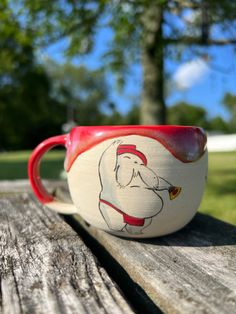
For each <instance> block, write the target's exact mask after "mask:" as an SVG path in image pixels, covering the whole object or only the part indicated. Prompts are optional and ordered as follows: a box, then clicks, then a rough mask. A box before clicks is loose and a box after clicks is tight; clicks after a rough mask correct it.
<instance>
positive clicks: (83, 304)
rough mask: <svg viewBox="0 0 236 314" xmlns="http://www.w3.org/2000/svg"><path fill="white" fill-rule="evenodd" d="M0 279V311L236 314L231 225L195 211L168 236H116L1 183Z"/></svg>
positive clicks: (22, 187) (235, 239)
mask: <svg viewBox="0 0 236 314" xmlns="http://www.w3.org/2000/svg"><path fill="white" fill-rule="evenodd" d="M45 184H46V185H47V188H48V189H51V190H53V191H54V192H55V193H57V195H61V197H63V198H66V197H67V193H66V190H65V188H64V186H65V185H64V183H63V182H52V183H45ZM0 282H1V285H0V313H9V314H14V313H30V314H31V313H47V314H48V313H50V314H51V313H92V314H94V313H112V314H113V313H114V314H116V313H145V314H146V313H161V312H164V313H171V314H172V313H188V314H189V313H217V314H218V313H227V314H228V313H236V227H235V226H232V225H229V224H226V223H224V222H222V221H219V220H216V219H214V218H211V217H209V216H206V215H202V214H197V215H196V217H195V218H194V219H193V221H192V222H191V223H190V224H189V225H188V226H187V227H185V228H184V229H183V230H181V231H179V232H177V233H175V234H173V235H170V236H165V237H162V238H157V239H150V240H139V241H137V240H135V241H132V240H127V239H121V238H118V237H115V236H112V235H110V234H107V233H105V232H102V231H99V230H96V229H95V228H93V227H91V226H88V225H87V224H85V223H84V222H83V221H82V220H81V218H80V217H72V216H60V215H58V214H56V213H54V212H52V211H50V210H48V209H46V208H45V207H43V206H42V205H41V204H40V203H39V202H38V201H37V200H36V199H35V197H34V196H33V194H32V192H31V190H30V187H29V185H28V182H27V181H8V182H6V181H2V182H0Z"/></svg>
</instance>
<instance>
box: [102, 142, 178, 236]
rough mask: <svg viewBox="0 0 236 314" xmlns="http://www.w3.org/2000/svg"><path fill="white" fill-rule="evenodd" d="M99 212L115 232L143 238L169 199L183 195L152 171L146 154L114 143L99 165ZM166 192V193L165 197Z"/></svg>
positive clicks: (105, 152)
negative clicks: (145, 230) (142, 235)
mask: <svg viewBox="0 0 236 314" xmlns="http://www.w3.org/2000/svg"><path fill="white" fill-rule="evenodd" d="M99 178H100V183H101V192H100V195H99V209H100V212H101V214H102V216H103V218H104V220H105V222H106V224H107V225H108V227H109V228H110V229H111V230H113V231H127V232H128V233H130V234H141V233H142V232H143V230H144V229H145V228H147V227H148V226H149V225H150V224H151V222H152V218H153V217H154V216H156V215H158V214H159V213H160V212H161V211H162V209H163V206H164V200H165V197H166V191H167V195H168V197H169V198H170V200H174V199H175V198H176V197H177V196H178V195H179V194H180V192H181V188H180V187H176V186H173V185H172V184H171V183H169V182H168V181H167V180H165V179H164V178H162V177H160V176H158V175H157V174H156V173H155V172H154V171H153V170H152V169H150V168H149V167H148V161H147V158H146V156H145V154H144V153H143V152H141V151H139V150H138V149H137V147H136V145H134V144H122V142H121V141H120V140H116V141H114V142H113V143H112V144H111V145H110V146H109V147H108V148H107V149H106V150H105V151H104V152H103V154H102V156H101V158H100V161H99ZM164 192H165V193H164Z"/></svg>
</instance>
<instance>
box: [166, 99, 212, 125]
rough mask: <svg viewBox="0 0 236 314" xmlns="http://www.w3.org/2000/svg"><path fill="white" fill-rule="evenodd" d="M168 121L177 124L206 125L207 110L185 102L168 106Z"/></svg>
mask: <svg viewBox="0 0 236 314" xmlns="http://www.w3.org/2000/svg"><path fill="white" fill-rule="evenodd" d="M168 119H169V120H168V123H169V124H177V125H178V124H179V125H198V126H201V127H203V128H207V127H208V121H207V112H206V110H205V109H204V108H202V107H198V106H192V105H190V104H187V103H185V102H180V103H177V104H176V105H174V106H172V107H170V108H168Z"/></svg>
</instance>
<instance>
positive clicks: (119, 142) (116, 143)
mask: <svg viewBox="0 0 236 314" xmlns="http://www.w3.org/2000/svg"><path fill="white" fill-rule="evenodd" d="M122 143H123V141H121V140H115V141H114V142H113V143H112V145H114V146H117V147H118V146H119V145H120V144H122Z"/></svg>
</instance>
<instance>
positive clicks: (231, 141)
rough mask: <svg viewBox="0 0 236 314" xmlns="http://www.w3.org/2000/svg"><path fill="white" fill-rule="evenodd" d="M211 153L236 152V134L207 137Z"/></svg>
mask: <svg viewBox="0 0 236 314" xmlns="http://www.w3.org/2000/svg"><path fill="white" fill-rule="evenodd" d="M207 147H208V151H209V152H230V151H236V134H224V135H223V134H222V135H209V134H208V137H207Z"/></svg>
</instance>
